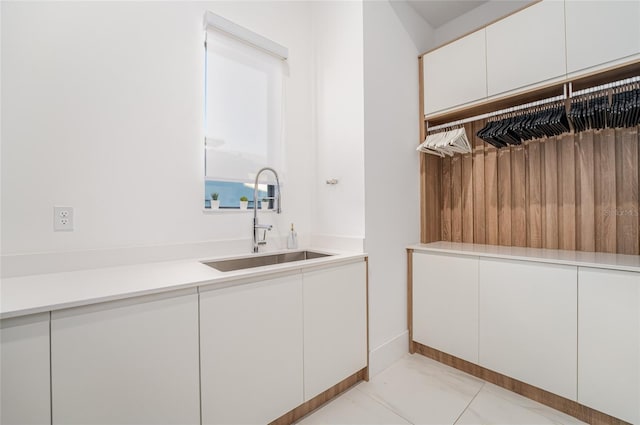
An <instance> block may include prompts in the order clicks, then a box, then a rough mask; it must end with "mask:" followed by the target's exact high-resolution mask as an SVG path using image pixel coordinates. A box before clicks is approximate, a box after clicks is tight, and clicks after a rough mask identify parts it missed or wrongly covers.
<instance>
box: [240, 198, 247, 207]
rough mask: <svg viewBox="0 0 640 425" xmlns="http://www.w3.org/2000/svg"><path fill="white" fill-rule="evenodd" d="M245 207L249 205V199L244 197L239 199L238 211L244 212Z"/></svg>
mask: <svg viewBox="0 0 640 425" xmlns="http://www.w3.org/2000/svg"><path fill="white" fill-rule="evenodd" d="M247 205H249V199H248V198H247V197H246V196H243V197H241V198H240V209H241V210H246V209H247Z"/></svg>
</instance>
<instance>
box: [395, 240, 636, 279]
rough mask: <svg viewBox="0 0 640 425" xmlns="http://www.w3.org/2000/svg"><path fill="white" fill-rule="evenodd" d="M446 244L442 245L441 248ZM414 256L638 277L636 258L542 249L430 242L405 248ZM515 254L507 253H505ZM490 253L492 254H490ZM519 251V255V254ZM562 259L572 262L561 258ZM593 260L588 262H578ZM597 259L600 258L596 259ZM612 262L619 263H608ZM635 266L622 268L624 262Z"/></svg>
mask: <svg viewBox="0 0 640 425" xmlns="http://www.w3.org/2000/svg"><path fill="white" fill-rule="evenodd" d="M445 244H446V245H445ZM406 248H407V249H411V250H413V251H416V252H433V253H445V254H454V255H464V256H472V257H484V258H497V259H504V260H519V261H530V262H537V263H547V264H558V265H570V266H577V267H591V268H599V269H608V270H618V271H629V272H636V273H640V256H637V255H627V254H609V253H597V252H583V251H565V250H554V249H545V248H524V247H503V246H498V245H483V244H465V243H455V242H444V243H443V242H432V243H427V244H412V245H408V246H407V247H406ZM514 250H515V251H516V252H514V253H509V252H507V251H514ZM492 251H493V252H492ZM519 251H522V252H519ZM562 256H567V257H571V256H573V257H575V258H562ZM580 256H582V257H593V258H592V259H586V258H579V257H580ZM596 257H600V258H596ZM614 258H615V259H616V260H618V261H620V262H622V264H621V263H618V262H614V261H612V260H613V259H614ZM627 261H628V262H636V263H637V265H634V264H624V263H625V262H627Z"/></svg>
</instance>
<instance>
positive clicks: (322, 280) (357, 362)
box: [303, 261, 367, 401]
mask: <svg viewBox="0 0 640 425" xmlns="http://www.w3.org/2000/svg"><path fill="white" fill-rule="evenodd" d="M366 273H367V272H366V263H365V262H364V261H362V262H358V263H354V264H348V265H344V266H340V267H335V268H331V269H324V270H318V271H314V272H309V273H304V278H303V279H304V285H303V288H304V398H305V401H306V400H309V399H311V398H313V397H315V396H316V395H318V394H320V393H321V392H323V391H325V390H327V389H329V388H330V387H332V386H334V385H335V384H337V383H338V382H340V381H342V380H343V379H345V378H347V377H348V376H350V375H352V374H354V373H356V372H357V371H359V370H360V369H362V368H364V367H366V366H367V290H366V279H367V278H366Z"/></svg>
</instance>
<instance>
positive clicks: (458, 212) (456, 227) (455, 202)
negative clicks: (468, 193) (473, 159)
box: [451, 155, 462, 242]
mask: <svg viewBox="0 0 640 425" xmlns="http://www.w3.org/2000/svg"><path fill="white" fill-rule="evenodd" d="M451 241H452V242H462V156H460V155H456V156H454V157H453V158H451Z"/></svg>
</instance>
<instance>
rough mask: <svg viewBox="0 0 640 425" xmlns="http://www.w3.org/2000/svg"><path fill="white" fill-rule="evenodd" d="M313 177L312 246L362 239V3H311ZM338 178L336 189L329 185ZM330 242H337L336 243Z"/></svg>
mask: <svg viewBox="0 0 640 425" xmlns="http://www.w3.org/2000/svg"><path fill="white" fill-rule="evenodd" d="M312 16H313V19H312V26H313V47H314V56H313V68H314V72H315V79H314V81H315V89H314V106H315V114H314V116H315V129H316V132H315V136H316V140H315V143H316V151H315V160H316V169H315V170H316V175H315V180H314V185H313V188H314V194H315V197H314V208H313V211H314V220H313V230H314V232H315V233H316V237H315V240H314V242H316V244H317V242H318V241H321V240H323V239H322V236H325V237H326V236H339V237H340V238H350V239H353V240H356V241H357V240H359V241H360V246H359V249H360V250H361V249H362V238H364V231H365V229H364V221H365V220H364V206H365V205H364V101H363V90H364V87H363V39H362V37H363V34H362V3H361V2H359V1H353V2H348V1H326V2H325V1H323V2H313V3H312ZM328 179H337V180H338V184H337V185H327V184H326V181H327V180H328ZM333 239H334V240H333V241H332V242H333V243H335V239H336V238H333Z"/></svg>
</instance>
